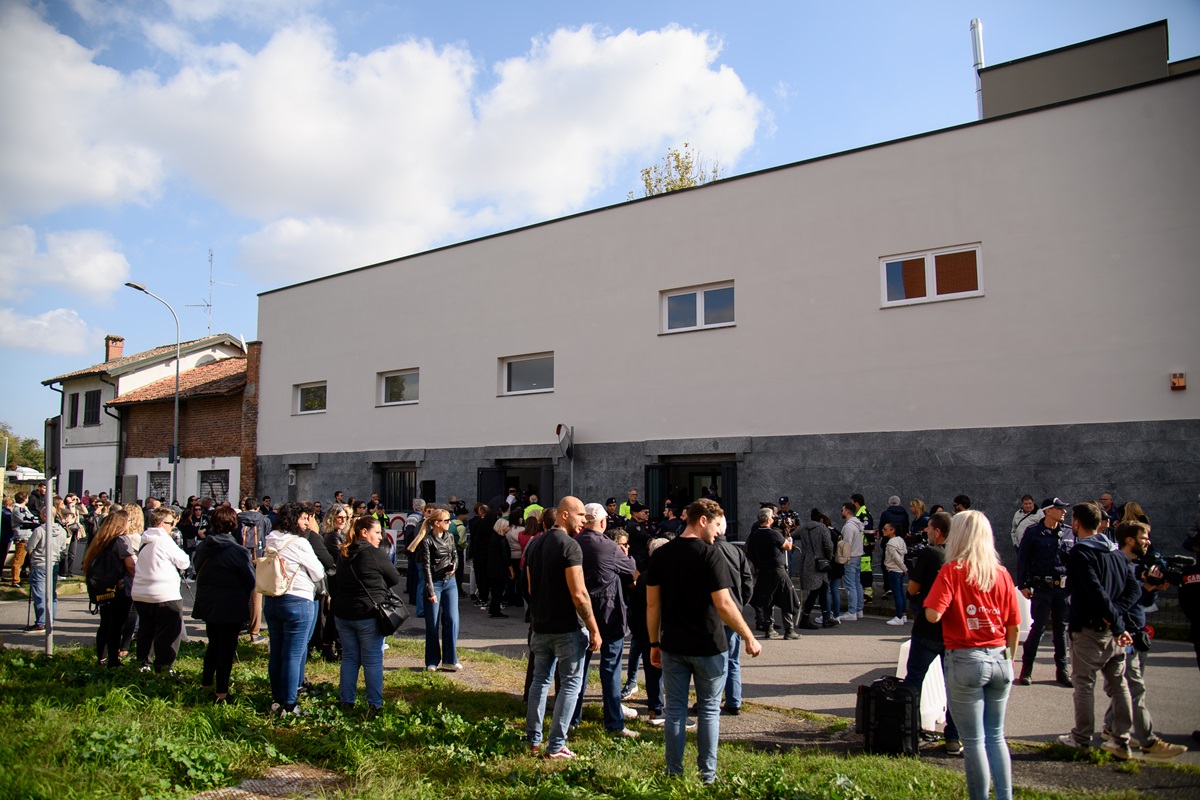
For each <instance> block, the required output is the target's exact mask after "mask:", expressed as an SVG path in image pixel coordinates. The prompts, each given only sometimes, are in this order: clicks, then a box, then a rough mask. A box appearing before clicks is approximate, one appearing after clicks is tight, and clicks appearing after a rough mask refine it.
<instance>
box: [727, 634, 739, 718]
mask: <svg viewBox="0 0 1200 800" xmlns="http://www.w3.org/2000/svg"><path fill="white" fill-rule="evenodd" d="M725 643H726V644H727V645H728V646H729V652H728V654H727V655H728V660H727V661H726V662H725V707H726V708H741V707H742V637H741V636H738V635H737V631H735V630H734V629H733V628H730V627H729V626H728V625H726V626H725Z"/></svg>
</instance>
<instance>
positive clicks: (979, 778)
mask: <svg viewBox="0 0 1200 800" xmlns="http://www.w3.org/2000/svg"><path fill="white" fill-rule="evenodd" d="M924 607H925V616H926V618H927V619H928V620H929V621H930V622H935V623H936V622H941V623H942V637H943V639H944V640H945V642H946V694H947V697H948V700H949V705H950V714H951V716H953V718H954V722H955V723H956V724H957V725H958V733H959V736H960V737H961V739H962V743H963V749H964V758H965V762H966V773H967V794H968V796H969V797H970V798H971V800H987V797H988V783H989V780H990V781H991V782H992V783H993V784H994V785H995V790H996V800H1012V796H1013V787H1012V757H1011V756H1010V755H1009V752H1008V745H1007V743H1006V742H1005V741H1004V711H1005V707H1006V706H1007V705H1008V693H1009V691H1010V690H1011V689H1012V682H1013V667H1012V657H1013V654H1014V653H1015V652H1016V647H1017V628H1018V626H1019V625H1020V624H1021V612H1020V611H1019V610H1018V608H1017V590H1016V588H1015V587H1014V586H1013V581H1012V578H1011V577H1010V576H1009V574H1008V570H1006V569H1005V568H1004V567H1003V566H1001V564H1000V556H999V554H998V553H997V552H996V546H995V543H994V541H993V538H992V526H991V524H990V523H988V520H987V517H985V516H984V515H983V514H981V513H980V512H978V511H970V510H967V511H960V512H958V513H957V514H955V515H954V519H953V521H952V522H951V523H950V538H949V541H948V542H947V544H946V564H945V566H943V567H942V569H941V571H940V572H939V573H938V576H937V580H935V581H934V582H933V588H931V589H930V591H929V596H928V597H927V598H926V599H925V603H924Z"/></svg>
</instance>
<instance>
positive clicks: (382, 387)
mask: <svg viewBox="0 0 1200 800" xmlns="http://www.w3.org/2000/svg"><path fill="white" fill-rule="evenodd" d="M399 375H416V376H417V399H416V400H398V401H396V402H391V403H389V402H388V401H387V379H388V378H394V377H397V376H399ZM420 380H421V370H420V368H419V367H412V368H409V369H393V370H390V371H388V372H380V373H378V374H377V375H376V383H375V407H376V408H382V407H383V406H415V405H416V404H417V403H420V402H421V383H420Z"/></svg>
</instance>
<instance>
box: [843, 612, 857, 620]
mask: <svg viewBox="0 0 1200 800" xmlns="http://www.w3.org/2000/svg"><path fill="white" fill-rule="evenodd" d="M856 619H858V617H857V616H855V615H854V612H853V611H847V612H846V613H845V614H842V615H841V616H840V617H838V620H839V621H841V622H854V620H856Z"/></svg>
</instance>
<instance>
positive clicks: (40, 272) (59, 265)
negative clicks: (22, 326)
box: [0, 225, 129, 302]
mask: <svg viewBox="0 0 1200 800" xmlns="http://www.w3.org/2000/svg"><path fill="white" fill-rule="evenodd" d="M45 238H46V240H45V247H44V248H43V249H41V250H39V248H38V242H37V236H36V234H35V233H34V231H33V229H32V228H30V227H29V226H27V225H14V226H11V227H9V228H2V229H0V298H5V299H23V298H25V297H28V296H29V295H30V293H31V292H32V290H33V289H34V287H36V286H38V285H50V286H55V287H58V288H60V289H63V290H66V291H69V292H72V293H75V294H78V295H80V296H83V297H86V298H87V299H88V300H89V301H92V302H94V301H95V300H96V299H97V298H96V295H97V294H103V295H107V294H109V293H110V292H112V291H114V290H115V289H117V288H118V287H120V286H121V285H122V284H123V283H124V282H125V281H126V280H128V279H129V262H128V261H126V260H125V256H124V255H122V254H121V253H120V252H119V251H118V250H117V245H116V242H115V241H114V240H113V238H112V237H111V236H110V235H108V234H107V233H105V232H103V231H94V230H78V231H58V232H55V233H48V234H46V237H45Z"/></svg>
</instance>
